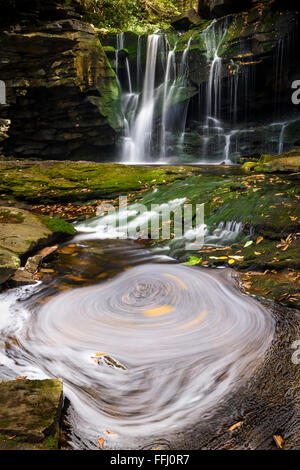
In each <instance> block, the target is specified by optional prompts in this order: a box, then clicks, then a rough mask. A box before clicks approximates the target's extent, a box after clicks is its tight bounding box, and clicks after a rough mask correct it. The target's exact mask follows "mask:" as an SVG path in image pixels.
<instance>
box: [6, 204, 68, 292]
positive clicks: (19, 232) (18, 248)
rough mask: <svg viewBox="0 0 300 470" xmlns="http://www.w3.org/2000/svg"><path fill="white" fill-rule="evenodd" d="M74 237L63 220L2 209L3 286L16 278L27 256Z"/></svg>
mask: <svg viewBox="0 0 300 470" xmlns="http://www.w3.org/2000/svg"><path fill="white" fill-rule="evenodd" d="M74 233H75V229H74V227H73V226H72V225H70V224H68V223H67V222H65V221H64V220H60V219H52V218H51V217H47V216H39V215H34V214H32V213H31V212H29V211H26V210H23V209H17V208H14V207H5V206H4V207H3V206H2V207H1V206H0V284H2V283H3V282H6V281H7V280H8V279H9V278H10V277H12V276H13V274H14V273H15V271H16V270H17V269H18V268H19V266H20V264H21V261H20V258H22V257H24V256H26V254H27V253H30V252H32V251H33V250H35V249H38V248H40V247H42V246H46V245H47V244H49V243H51V242H52V241H55V240H56V239H59V238H67V237H69V236H71V235H73V234H74Z"/></svg>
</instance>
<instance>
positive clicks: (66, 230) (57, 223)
mask: <svg viewBox="0 0 300 470" xmlns="http://www.w3.org/2000/svg"><path fill="white" fill-rule="evenodd" d="M39 217H40V218H41V220H42V221H43V223H44V224H45V225H46V226H47V227H48V228H49V229H50V230H52V231H53V232H55V233H63V234H66V235H74V233H75V232H76V230H75V228H74V227H73V226H72V225H70V224H69V223H68V222H66V221H65V220H63V219H53V218H51V217H49V216H47V215H42V216H39Z"/></svg>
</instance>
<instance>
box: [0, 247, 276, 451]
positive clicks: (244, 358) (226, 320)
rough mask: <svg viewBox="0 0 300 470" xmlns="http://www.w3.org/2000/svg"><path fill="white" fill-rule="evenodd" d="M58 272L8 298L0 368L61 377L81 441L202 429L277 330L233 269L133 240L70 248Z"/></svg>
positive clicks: (75, 440) (75, 437) (116, 441)
mask: <svg viewBox="0 0 300 470" xmlns="http://www.w3.org/2000/svg"><path fill="white" fill-rule="evenodd" d="M74 255H75V256H74ZM66 256H67V258H68V261H67V263H66ZM64 257H65V261H64V263H65V265H64V266H63V271H62V266H61V264H60V263H62V258H64ZM100 259H101V260H102V268H101V267H100V265H99V262H100ZM112 259H114V260H115V262H114V265H112V263H111V260H112ZM71 260H72V261H71ZM70 261H71V262H72V266H70V265H69V264H68V263H70ZM53 267H54V269H55V270H56V276H55V279H54V280H53V281H51V282H48V283H46V284H39V285H37V286H35V287H33V288H22V289H17V290H15V291H11V292H10V293H8V294H4V295H3V296H2V298H1V299H0V301H1V305H5V306H6V311H7V315H6V316H5V317H4V318H2V321H3V323H2V325H1V327H2V329H1V338H2V339H3V340H5V341H6V353H5V351H4V349H2V352H1V350H0V358H1V360H0V362H1V363H2V366H1V368H0V373H2V376H3V377H4V378H9V376H11V375H12V376H14V375H16V374H18V375H25V376H28V377H29V378H44V377H60V378H62V379H63V382H64V391H65V394H66V396H67V397H68V398H69V400H70V402H71V409H70V410H69V417H68V419H69V424H70V426H71V432H70V442H71V445H72V446H73V447H74V448H95V447H96V445H97V438H99V437H101V436H102V435H105V436H106V437H105V438H106V440H107V442H108V443H109V445H110V446H112V447H114V446H117V447H118V446H121V445H124V444H122V443H124V442H125V441H126V442H127V444H126V445H127V446H128V445H129V447H130V446H134V445H137V444H136V443H137V442H139V443H140V445H141V443H146V442H148V441H147V439H148V440H149V438H150V437H151V439H155V438H158V437H159V436H163V435H166V434H170V433H172V432H176V431H182V430H184V429H185V428H186V427H188V426H191V425H196V423H197V422H198V421H199V420H201V416H204V415H205V414H207V413H208V415H209V412H211V410H212V409H214V408H215V407H216V404H217V403H219V402H220V401H222V400H223V399H224V398H225V397H226V396H227V395H228V394H230V393H231V392H232V391H233V390H235V389H237V388H239V387H240V386H241V385H243V384H244V383H245V382H246V381H247V380H248V379H249V378H250V377H251V374H252V373H253V371H254V370H255V368H257V366H258V364H259V363H260V362H262V360H263V358H264V355H265V353H266V351H267V349H268V348H269V346H270V344H271V341H272V338H273V335H274V320H273V318H272V316H271V314H270V312H268V311H267V310H266V309H265V308H264V307H262V306H261V305H260V304H259V303H258V302H256V301H255V300H253V299H251V298H250V297H245V296H243V295H241V294H240V293H239V292H238V290H237V289H236V288H235V287H233V285H232V282H230V280H229V278H228V276H227V275H226V274H225V273H224V274H222V273H218V272H213V271H210V270H207V271H205V270H200V269H197V268H192V267H186V266H182V265H178V264H176V263H175V262H174V261H173V260H172V259H171V258H167V257H162V256H158V255H155V254H153V253H152V254H151V252H149V251H147V250H144V249H142V248H140V247H138V246H136V245H135V242H129V241H126V242H125V241H115V242H113V241H83V242H77V245H75V244H74V243H73V244H72V245H70V248H69V246H65V247H62V249H61V254H60V259H58V261H56V263H54V264H53ZM59 270H61V272H59ZM78 270H79V271H80V273H79V272H78V273H77V274H76V271H78ZM116 270H117V271H116ZM87 273H88V274H87ZM79 283H80V284H79ZM78 284H79V285H80V286H81V287H78V288H76V285H78ZM107 430H108V431H110V432H111V433H116V434H107V432H106V431H107ZM128 443H129V444H128Z"/></svg>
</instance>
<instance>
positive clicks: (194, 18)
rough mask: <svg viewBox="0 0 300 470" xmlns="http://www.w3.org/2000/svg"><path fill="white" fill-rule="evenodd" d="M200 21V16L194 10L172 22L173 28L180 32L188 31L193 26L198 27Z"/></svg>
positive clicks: (186, 12)
mask: <svg viewBox="0 0 300 470" xmlns="http://www.w3.org/2000/svg"><path fill="white" fill-rule="evenodd" d="M199 21H200V16H199V15H198V13H197V12H196V11H195V10H194V9H193V8H192V9H191V10H188V11H185V12H184V13H182V14H181V15H179V16H176V17H175V18H173V20H172V23H171V24H172V26H173V28H175V29H177V30H179V31H185V30H188V29H189V28H190V27H191V26H194V25H196V24H197V23H199Z"/></svg>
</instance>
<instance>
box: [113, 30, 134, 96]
mask: <svg viewBox="0 0 300 470" xmlns="http://www.w3.org/2000/svg"><path fill="white" fill-rule="evenodd" d="M124 48H125V44H124V33H120V34H117V48H116V73H117V76H118V74H119V54H120V51H121V50H122V49H124ZM125 69H126V76H127V86H128V90H129V93H132V82H131V74H130V67H129V60H128V57H126V58H125Z"/></svg>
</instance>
